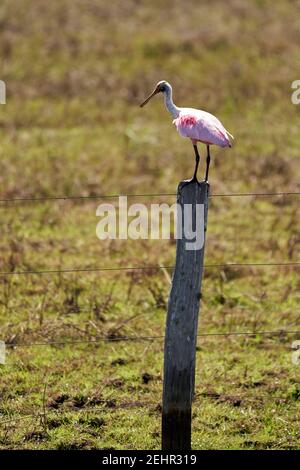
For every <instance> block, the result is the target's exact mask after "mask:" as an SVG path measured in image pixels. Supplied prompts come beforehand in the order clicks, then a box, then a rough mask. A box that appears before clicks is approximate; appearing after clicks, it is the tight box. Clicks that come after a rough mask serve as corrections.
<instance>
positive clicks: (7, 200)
mask: <svg viewBox="0 0 300 470" xmlns="http://www.w3.org/2000/svg"><path fill="white" fill-rule="evenodd" d="M299 195H300V191H287V192H284V191H279V192H261V193H255V192H246V193H215V194H210V195H209V197H210V198H211V197H252V196H253V197H273V196H274V197H275V196H299ZM121 196H125V197H133V198H134V197H167V196H176V193H145V194H97V195H91V196H38V197H16V198H1V199H0V203H3V204H4V203H15V202H42V201H67V200H69V201H72V200H93V199H116V198H119V197H121Z"/></svg>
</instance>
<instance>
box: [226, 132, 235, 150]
mask: <svg viewBox="0 0 300 470" xmlns="http://www.w3.org/2000/svg"><path fill="white" fill-rule="evenodd" d="M226 134H227V137H228V140H229V143H228V144H229V147H230V148H231V147H232V144H231V142H230V139H231V140H232V141H234V137H233V135H232V134H230V132H228V131H227V130H226ZM229 138H230V139H229Z"/></svg>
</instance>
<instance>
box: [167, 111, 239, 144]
mask: <svg viewBox="0 0 300 470" xmlns="http://www.w3.org/2000/svg"><path fill="white" fill-rule="evenodd" d="M173 122H174V124H175V125H176V127H177V130H178V132H179V133H180V135H182V136H183V137H189V138H190V139H193V140H199V141H201V142H205V143H207V144H216V145H219V146H221V147H227V146H230V145H231V144H230V137H231V138H233V137H232V136H231V134H229V132H228V131H227V130H226V129H225V127H224V126H223V124H222V123H221V122H220V121H219V119H218V118H216V116H214V115H213V114H210V113H207V112H206V111H201V110H198V109H193V108H183V109H182V110H181V112H180V114H179V116H178V118H176V119H174V121H173Z"/></svg>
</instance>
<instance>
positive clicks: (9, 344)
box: [5, 327, 300, 348]
mask: <svg viewBox="0 0 300 470" xmlns="http://www.w3.org/2000/svg"><path fill="white" fill-rule="evenodd" d="M298 334H300V330H286V329H284V327H283V328H282V329H278V330H257V331H231V332H225V333H219V332H215V333H201V334H197V338H201V337H202V338H204V337H214V336H217V337H219V336H223V337H229V336H251V337H255V336H285V335H298ZM164 338H165V336H164V335H157V336H114V335H113V334H112V335H108V336H102V337H96V338H95V339H79V340H72V341H68V340H67V341H61V340H57V341H56V340H55V341H37V342H31V343H27V342H24V343H22V342H6V343H5V345H6V347H10V348H17V347H32V346H55V345H57V346H59V345H61V346H63V345H74V344H97V343H100V342H121V341H132V342H140V341H156V340H160V341H162V340H164Z"/></svg>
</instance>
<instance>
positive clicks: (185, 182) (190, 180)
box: [180, 176, 200, 189]
mask: <svg viewBox="0 0 300 470" xmlns="http://www.w3.org/2000/svg"><path fill="white" fill-rule="evenodd" d="M191 183H198V184H200V183H199V181H198V180H197V178H196V176H193V178H191V179H189V180H184V181H182V183H181V184H180V187H181V189H182V188H184V187H185V186H188V185H189V184H191Z"/></svg>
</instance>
